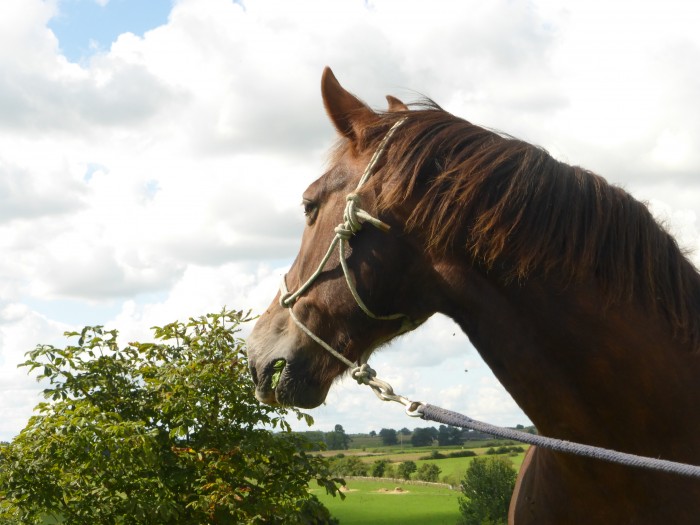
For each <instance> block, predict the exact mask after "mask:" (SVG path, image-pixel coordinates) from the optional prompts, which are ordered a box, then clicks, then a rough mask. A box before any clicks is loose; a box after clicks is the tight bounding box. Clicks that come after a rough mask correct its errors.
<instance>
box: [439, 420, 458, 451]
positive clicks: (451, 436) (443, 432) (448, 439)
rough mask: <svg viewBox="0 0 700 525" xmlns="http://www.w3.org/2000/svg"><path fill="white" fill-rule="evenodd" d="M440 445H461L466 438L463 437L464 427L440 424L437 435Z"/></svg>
mask: <svg viewBox="0 0 700 525" xmlns="http://www.w3.org/2000/svg"><path fill="white" fill-rule="evenodd" d="M437 440H438V445H440V446H441V447H442V446H447V445H461V444H462V443H464V438H463V437H462V429H460V428H457V427H449V426H445V425H440V428H439V429H438V435H437Z"/></svg>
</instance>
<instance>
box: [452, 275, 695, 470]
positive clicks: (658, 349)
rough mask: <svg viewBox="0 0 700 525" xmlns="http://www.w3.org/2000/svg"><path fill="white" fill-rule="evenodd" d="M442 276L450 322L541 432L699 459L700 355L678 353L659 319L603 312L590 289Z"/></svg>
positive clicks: (625, 308)
mask: <svg viewBox="0 0 700 525" xmlns="http://www.w3.org/2000/svg"><path fill="white" fill-rule="evenodd" d="M444 275H445V276H446V281H449V282H450V284H449V287H448V288H449V291H446V293H447V294H449V295H451V297H450V298H449V300H448V301H447V304H449V306H448V308H451V309H452V310H451V311H449V312H446V313H448V315H451V316H452V317H453V318H454V319H455V320H456V321H457V322H458V323H459V324H460V325H461V327H462V329H463V330H464V331H465V332H466V333H467V335H468V336H469V338H470V340H471V341H472V343H473V344H474V346H475V347H476V348H477V350H478V351H479V353H480V354H481V355H482V357H483V358H484V360H485V361H486V362H487V364H488V365H489V366H490V367H491V369H492V370H493V372H494V373H495V374H496V376H497V377H498V378H499V380H500V381H501V382H502V383H503V385H504V386H505V387H506V389H507V390H508V391H509V392H510V394H511V395H512V396H513V398H514V399H515V400H516V402H517V403H518V404H519V405H520V406H521V408H522V409H523V410H524V411H525V413H526V414H527V415H528V416H529V417H530V418H531V419H532V421H533V422H534V423H535V425H536V426H537V427H538V429H539V430H540V432H542V433H543V434H546V435H551V436H554V437H558V438H562V439H568V440H574V441H585V442H587V443H589V444H594V445H601V446H606V447H609V448H620V449H625V450H628V451H630V452H636V453H640V454H652V455H657V454H659V448H660V447H662V446H663V448H664V450H665V451H666V452H668V451H669V449H672V450H673V455H674V456H675V457H677V458H678V459H687V460H690V459H691V458H688V456H689V455H690V456H693V457H694V456H698V458H696V459H700V447H697V446H692V447H689V446H688V445H689V443H691V439H692V442H693V443H694V442H695V440H696V437H694V433H696V432H700V421H698V418H697V417H692V418H690V417H689V414H692V413H695V412H696V411H697V406H698V404H700V386H698V385H700V381H699V379H700V355H699V354H698V352H690V351H688V350H687V349H685V348H679V347H678V343H677V342H674V339H673V336H672V333H671V332H670V330H669V328H668V327H667V326H666V323H665V322H664V321H663V320H661V319H659V318H657V316H655V315H652V314H650V313H648V312H647V311H645V310H644V309H643V308H639V307H635V306H634V305H630V304H626V305H613V306H609V307H607V308H606V307H605V305H604V304H603V302H602V300H601V298H600V296H599V295H598V294H597V293H596V288H595V286H594V285H591V286H585V287H584V286H581V287H578V288H575V287H568V288H567V289H566V291H565V292H559V293H554V292H552V291H551V290H550V289H548V287H547V286H546V283H541V282H539V283H538V282H536V281H528V282H526V283H524V284H518V283H515V284H512V285H509V286H499V285H497V284H495V283H494V281H492V279H491V277H490V276H488V275H483V274H481V273H479V272H476V271H473V270H466V271H465V270H463V269H462V273H461V274H460V273H459V272H455V271H452V272H447V273H445V274H444ZM630 447H632V448H630ZM689 448H691V449H694V451H691V450H689Z"/></svg>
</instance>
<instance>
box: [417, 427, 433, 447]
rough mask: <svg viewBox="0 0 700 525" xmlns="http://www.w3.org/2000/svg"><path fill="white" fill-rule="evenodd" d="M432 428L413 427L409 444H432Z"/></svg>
mask: <svg viewBox="0 0 700 525" xmlns="http://www.w3.org/2000/svg"><path fill="white" fill-rule="evenodd" d="M433 430H435V429H431V428H414V429H413V435H412V436H411V444H412V445H413V446H414V447H427V446H429V445H432V444H433V434H434V433H433Z"/></svg>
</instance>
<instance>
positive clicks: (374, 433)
mask: <svg viewBox="0 0 700 525" xmlns="http://www.w3.org/2000/svg"><path fill="white" fill-rule="evenodd" d="M369 437H377V433H376V432H375V431H374V430H371V431H370V433H369Z"/></svg>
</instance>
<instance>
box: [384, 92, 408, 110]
mask: <svg viewBox="0 0 700 525" xmlns="http://www.w3.org/2000/svg"><path fill="white" fill-rule="evenodd" d="M386 101H387V102H388V103H389V111H408V106H407V105H406V104H404V103H403V102H401V101H400V100H399V99H398V98H396V97H392V96H391V95H387V96H386Z"/></svg>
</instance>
